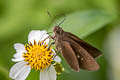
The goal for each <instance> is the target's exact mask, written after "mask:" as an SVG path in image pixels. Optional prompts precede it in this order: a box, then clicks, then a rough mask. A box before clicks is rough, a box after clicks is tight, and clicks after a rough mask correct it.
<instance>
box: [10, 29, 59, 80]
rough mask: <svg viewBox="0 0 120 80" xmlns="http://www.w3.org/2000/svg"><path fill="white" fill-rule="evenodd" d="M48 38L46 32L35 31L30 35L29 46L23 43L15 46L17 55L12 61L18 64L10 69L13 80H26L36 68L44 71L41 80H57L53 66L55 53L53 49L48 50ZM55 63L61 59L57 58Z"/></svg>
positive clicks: (41, 73)
mask: <svg viewBox="0 0 120 80" xmlns="http://www.w3.org/2000/svg"><path fill="white" fill-rule="evenodd" d="M47 37H48V34H47V32H46V31H40V30H33V31H31V32H30V33H29V36H28V42H29V43H28V44H26V45H25V46H24V45H23V44H21V43H16V44H14V48H15V50H16V54H15V55H14V58H13V59H12V61H14V62H17V63H16V64H15V65H14V66H13V67H12V68H11V69H10V74H9V76H10V77H11V78H12V79H14V80H25V79H26V78H27V76H28V75H29V73H30V71H31V69H32V68H35V69H36V70H42V71H41V72H40V80H56V71H55V68H54V66H53V65H52V64H51V62H52V61H53V57H54V51H53V50H52V48H51V47H50V48H49V50H48V45H47V44H48V43H49V38H47ZM46 38H47V39H46ZM43 40H45V41H43ZM54 61H56V62H61V59H60V58H59V57H58V56H57V57H55V58H54ZM48 67H49V68H48Z"/></svg>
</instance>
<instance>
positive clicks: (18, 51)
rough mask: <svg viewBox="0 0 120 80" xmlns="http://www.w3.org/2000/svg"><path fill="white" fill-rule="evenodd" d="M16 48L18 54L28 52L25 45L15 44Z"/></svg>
mask: <svg viewBox="0 0 120 80" xmlns="http://www.w3.org/2000/svg"><path fill="white" fill-rule="evenodd" d="M14 48H15V50H16V52H17V53H20V54H21V53H23V52H26V50H25V46H24V45H23V44H21V43H16V44H14Z"/></svg>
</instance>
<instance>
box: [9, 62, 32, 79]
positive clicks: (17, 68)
mask: <svg viewBox="0 0 120 80" xmlns="http://www.w3.org/2000/svg"><path fill="white" fill-rule="evenodd" d="M26 64H27V62H24V61H21V62H18V63H16V64H15V65H14V66H13V67H12V68H11V69H10V74H9V76H10V77H11V78H12V79H15V80H25V79H26V78H27V76H28V75H29V73H30V70H31V68H30V66H29V65H26Z"/></svg>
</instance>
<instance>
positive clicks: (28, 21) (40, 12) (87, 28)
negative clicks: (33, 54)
mask: <svg viewBox="0 0 120 80" xmlns="http://www.w3.org/2000/svg"><path fill="white" fill-rule="evenodd" d="M119 3H120V2H119V1H118V0H0V80H9V76H8V74H9V69H10V68H11V66H12V65H13V64H14V63H13V62H12V61H11V58H12V56H13V54H14V53H15V50H14V48H13V44H14V43H18V42H19V43H24V44H25V43H26V42H27V36H28V33H29V32H30V31H31V30H35V29H38V30H42V29H46V30H47V31H52V29H53V27H54V26H53V25H54V24H53V25H52V26H50V23H51V21H52V20H51V18H50V17H49V16H48V14H47V13H46V11H50V12H51V14H52V15H53V16H55V15H59V14H65V15H66V16H67V19H66V21H65V22H64V23H63V24H62V25H61V26H62V28H63V29H64V30H65V31H69V32H72V33H74V34H76V35H77V36H79V37H80V38H82V39H84V40H85V41H87V42H88V43H90V44H92V45H93V46H95V47H97V48H98V49H100V50H101V51H102V52H103V47H102V45H103V41H104V38H105V37H106V35H107V33H108V32H109V30H111V29H112V28H113V26H114V25H117V24H119ZM58 20H59V19H58ZM103 54H104V53H103ZM97 61H98V63H99V64H100V70H98V71H96V72H89V71H84V70H81V71H80V72H79V73H78V72H74V71H72V70H70V69H69V67H68V65H67V64H66V63H65V61H64V59H63V61H62V63H63V66H64V67H65V72H64V73H63V74H62V75H60V76H58V79H57V80H73V79H74V80H107V79H108V78H107V72H106V71H107V67H108V64H107V61H106V59H105V58H104V56H102V57H100V58H99V59H97ZM38 79H39V71H38V72H35V71H34V70H32V71H31V73H30V75H29V77H28V78H27V80H38Z"/></svg>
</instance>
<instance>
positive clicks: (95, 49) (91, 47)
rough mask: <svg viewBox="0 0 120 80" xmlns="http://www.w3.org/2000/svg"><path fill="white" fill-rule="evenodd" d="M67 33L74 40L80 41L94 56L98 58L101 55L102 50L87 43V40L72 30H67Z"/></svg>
mask: <svg viewBox="0 0 120 80" xmlns="http://www.w3.org/2000/svg"><path fill="white" fill-rule="evenodd" d="M66 35H67V36H68V37H69V38H70V39H72V40H74V41H75V42H76V43H78V44H79V45H80V46H81V47H82V48H84V49H85V50H86V51H87V52H88V53H89V54H90V55H91V56H92V57H93V58H97V57H98V56H101V55H102V54H101V52H100V51H99V50H98V49H97V48H95V47H93V46H91V45H90V44H88V43H86V42H85V41H83V40H81V39H80V38H79V37H77V36H76V35H74V34H72V33H70V32H66Z"/></svg>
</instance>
